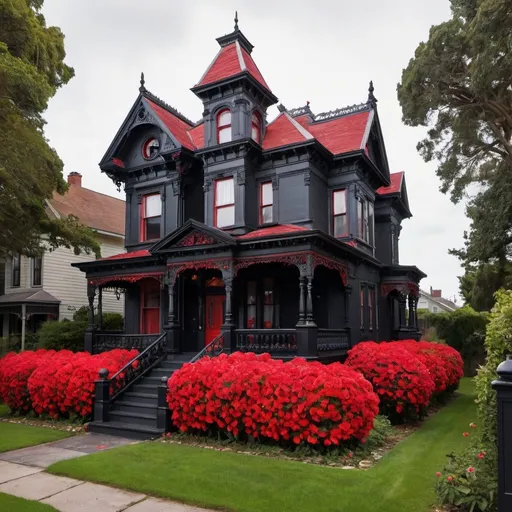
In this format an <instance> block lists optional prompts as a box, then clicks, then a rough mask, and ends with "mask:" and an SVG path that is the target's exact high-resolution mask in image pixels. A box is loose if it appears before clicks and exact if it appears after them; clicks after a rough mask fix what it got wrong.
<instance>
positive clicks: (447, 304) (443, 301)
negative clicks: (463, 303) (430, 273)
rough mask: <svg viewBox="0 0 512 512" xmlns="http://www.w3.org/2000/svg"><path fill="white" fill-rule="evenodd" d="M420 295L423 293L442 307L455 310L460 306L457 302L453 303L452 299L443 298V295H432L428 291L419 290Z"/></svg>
mask: <svg viewBox="0 0 512 512" xmlns="http://www.w3.org/2000/svg"><path fill="white" fill-rule="evenodd" d="M420 295H424V296H425V297H427V298H428V299H429V300H431V301H433V302H437V303H439V304H440V305H441V306H443V307H444V308H446V309H449V310H451V311H455V310H456V309H459V308H460V306H459V305H458V304H455V302H453V301H451V300H449V299H445V298H443V297H434V296H432V295H431V294H430V293H428V292H426V291H424V290H420Z"/></svg>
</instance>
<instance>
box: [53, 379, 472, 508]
mask: <svg viewBox="0 0 512 512" xmlns="http://www.w3.org/2000/svg"><path fill="white" fill-rule="evenodd" d="M460 395H461V396H459V397H458V398H457V399H456V400H455V401H453V402H452V403H451V404H450V405H449V406H447V407H445V408H444V409H442V410H441V411H440V412H439V413H437V414H436V415H435V416H433V417H432V418H431V419H429V420H428V421H427V422H426V423H425V424H424V425H423V426H422V427H421V428H420V429H419V430H417V431H416V432H415V433H414V434H412V435H411V436H409V437H408V438H407V439H406V440H405V441H403V442H402V443H400V444H399V445H397V446H396V447H395V448H394V449H393V450H392V451H391V452H389V453H388V454H387V455H386V456H385V457H384V458H383V459H382V460H381V461H380V462H379V464H377V466H375V467H374V468H372V469H370V470H369V471H357V470H341V469H334V468H329V467H322V466H314V465H308V464H303V463H300V462H288V461H282V460H277V459H267V458H263V457H254V456H246V455H240V454H234V453H229V452H218V451H214V450H206V449H201V448H197V447H191V446H186V445H173V444H163V443H142V444H138V445H131V446H124V447H121V448H116V449H113V450H109V451H107V452H102V453H96V454H93V455H89V456H86V457H80V458H78V459H72V460H68V461H62V462H58V463H57V464H54V465H52V466H51V467H50V468H49V471H50V472H52V473H56V474H60V475H66V476H71V477H74V478H79V479H83V480H90V481H94V482H102V483H106V484H111V485H113V486H117V487H121V488H126V489H132V490H134V491H139V492H144V493H148V494H153V495H156V496H161V497H164V498H170V499H175V500H178V501H182V502H186V503H191V504H196V505H202V506H205V507H211V508H222V509H226V510H230V511H236V512H262V511H266V510H277V511H279V512H302V511H308V512H310V511H311V510H321V511H322V512H353V511H354V510H357V512H374V511H376V510H383V511H386V512H428V511H429V509H430V505H432V504H433V503H434V502H435V495H434V492H433V485H434V482H435V479H436V477H435V472H436V471H437V470H439V469H440V468H441V467H442V465H443V464H444V462H445V455H446V454H447V453H449V452H451V451H457V450H460V449H462V448H463V447H464V445H465V444H466V443H467V442H468V439H467V438H465V437H463V436H462V432H464V431H467V430H469V429H468V424H469V423H470V422H471V421H473V420H474V419H475V414H476V406H475V404H474V387H473V383H472V382H471V381H470V380H469V379H465V380H464V381H463V382H462V383H461V388H460Z"/></svg>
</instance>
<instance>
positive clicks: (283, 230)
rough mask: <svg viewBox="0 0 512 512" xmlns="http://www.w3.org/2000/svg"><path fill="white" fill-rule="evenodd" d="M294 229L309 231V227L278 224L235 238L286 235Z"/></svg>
mask: <svg viewBox="0 0 512 512" xmlns="http://www.w3.org/2000/svg"><path fill="white" fill-rule="evenodd" d="M296 231H309V228H305V227H304V226H295V225H293V224H279V225H277V226H271V227H268V228H261V229H257V230H255V231H251V232H250V233H246V234H245V235H241V236H239V237H237V238H238V240H247V239H251V238H262V237H266V236H271V235H286V234H289V233H294V232H296Z"/></svg>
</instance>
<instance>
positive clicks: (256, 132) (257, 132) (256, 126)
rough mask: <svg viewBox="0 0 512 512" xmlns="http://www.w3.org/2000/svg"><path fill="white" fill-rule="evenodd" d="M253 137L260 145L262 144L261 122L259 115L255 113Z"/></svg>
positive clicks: (253, 117) (252, 125) (252, 121)
mask: <svg viewBox="0 0 512 512" xmlns="http://www.w3.org/2000/svg"><path fill="white" fill-rule="evenodd" d="M251 137H252V138H253V139H254V140H255V141H256V142H257V143H258V144H260V143H261V121H260V116H259V114H258V113H256V112H255V113H254V114H253V115H252V119H251Z"/></svg>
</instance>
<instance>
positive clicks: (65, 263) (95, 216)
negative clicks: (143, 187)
mask: <svg viewBox="0 0 512 512" xmlns="http://www.w3.org/2000/svg"><path fill="white" fill-rule="evenodd" d="M68 184H69V190H68V192H66V194H65V195H59V194H55V195H54V197H53V199H52V200H50V201H48V205H47V211H48V215H50V216H52V217H55V218H59V217H67V216H68V215H71V214H72V215H75V216H76V217H78V219H79V220H80V222H81V223H82V224H85V225H86V226H89V227H90V228H92V229H94V230H95V231H96V233H97V236H98V241H99V243H100V245H101V255H102V257H103V258H106V257H109V256H112V255H115V254H119V253H120V252H124V225H125V202H124V201H123V200H121V199H117V198H114V197H111V196H107V195H105V194H101V193H99V192H95V191H93V190H89V189H87V188H83V187H82V176H81V175H80V174H78V173H75V172H72V173H70V174H69V176H68ZM95 259H96V257H95V255H94V254H80V255H78V256H77V255H76V254H74V252H73V250H71V249H66V248H64V247H59V248H58V249H56V250H53V251H47V252H45V253H44V254H43V255H42V257H41V258H27V257H26V256H20V255H16V254H14V255H11V256H9V257H7V258H6V260H5V262H4V264H3V265H2V267H3V268H2V267H0V335H1V336H3V337H7V336H10V335H22V333H23V331H26V332H35V331H37V329H38V328H39V326H40V324H41V323H42V322H44V321H46V320H47V319H50V318H54V319H59V320H63V319H65V318H67V319H72V317H73V314H74V313H75V311H77V310H78V309H79V308H81V307H82V306H86V305H87V281H86V280H85V278H84V275H83V273H82V272H80V270H78V269H77V268H74V267H72V266H71V263H76V262H85V261H92V260H95ZM103 311H105V312H107V311H108V312H117V313H121V314H122V313H123V312H124V300H122V299H121V300H118V299H117V298H116V296H115V294H114V292H113V291H108V290H105V292H104V293H103Z"/></svg>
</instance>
